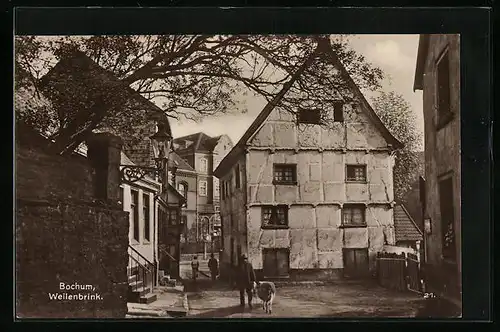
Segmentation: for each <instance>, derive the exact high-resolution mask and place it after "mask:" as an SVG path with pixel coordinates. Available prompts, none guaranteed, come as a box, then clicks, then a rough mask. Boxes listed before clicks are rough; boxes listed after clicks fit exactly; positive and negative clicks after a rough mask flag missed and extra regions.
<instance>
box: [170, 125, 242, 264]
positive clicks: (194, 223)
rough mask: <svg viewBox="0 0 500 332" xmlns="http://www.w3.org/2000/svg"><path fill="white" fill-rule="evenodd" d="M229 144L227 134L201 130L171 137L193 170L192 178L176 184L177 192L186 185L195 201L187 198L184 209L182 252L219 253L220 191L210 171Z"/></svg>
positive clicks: (229, 147)
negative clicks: (205, 132) (216, 134)
mask: <svg viewBox="0 0 500 332" xmlns="http://www.w3.org/2000/svg"><path fill="white" fill-rule="evenodd" d="M232 146H233V143H232V142H231V139H230V138H229V137H228V136H227V135H222V136H217V137H210V136H208V135H206V134H204V133H196V134H191V135H188V136H183V137H179V138H176V139H174V149H175V152H176V154H177V155H179V156H180V157H181V158H182V159H184V160H185V161H186V162H187V164H189V166H190V167H191V168H192V170H194V172H195V173H196V179H195V180H193V178H192V177H191V176H190V177H189V179H187V178H186V177H185V178H184V183H183V182H182V181H181V182H178V183H177V187H178V189H179V191H182V190H184V188H185V185H187V188H188V194H191V197H195V202H194V203H191V202H190V200H189V199H188V206H187V209H185V210H186V211H189V213H186V228H185V234H186V235H185V242H184V243H183V245H182V253H183V254H194V253H203V252H205V253H206V252H207V251H210V252H211V251H214V252H218V251H219V249H220V232H219V231H220V227H221V226H220V215H219V213H220V210H219V209H220V192H219V182H218V179H217V178H216V177H214V176H213V170H214V169H215V167H217V165H218V164H219V163H220V161H221V160H222V158H224V156H225V155H226V154H227V153H228V152H229V151H230V150H231V148H232ZM190 174H192V173H190ZM193 181H195V183H194V185H193V184H192V182H193ZM189 182H191V184H190V183H189ZM193 212H194V213H193ZM207 235H209V237H207ZM213 235H216V236H215V237H214V236H213ZM212 237H213V238H212Z"/></svg>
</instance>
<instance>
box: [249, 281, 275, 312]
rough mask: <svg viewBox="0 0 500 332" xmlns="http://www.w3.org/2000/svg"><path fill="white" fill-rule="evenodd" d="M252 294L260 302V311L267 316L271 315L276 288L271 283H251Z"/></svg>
mask: <svg viewBox="0 0 500 332" xmlns="http://www.w3.org/2000/svg"><path fill="white" fill-rule="evenodd" d="M253 286H254V287H253V293H254V294H255V295H256V296H258V297H259V298H260V299H261V300H262V309H264V311H265V312H266V313H268V314H270V313H272V310H273V301H274V298H275V297H276V286H275V285H274V283H273V282H271V281H261V282H258V281H257V282H254V283H253Z"/></svg>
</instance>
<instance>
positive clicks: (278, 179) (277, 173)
mask: <svg viewBox="0 0 500 332" xmlns="http://www.w3.org/2000/svg"><path fill="white" fill-rule="evenodd" d="M273 183H274V184H297V165H294V164H274V179H273Z"/></svg>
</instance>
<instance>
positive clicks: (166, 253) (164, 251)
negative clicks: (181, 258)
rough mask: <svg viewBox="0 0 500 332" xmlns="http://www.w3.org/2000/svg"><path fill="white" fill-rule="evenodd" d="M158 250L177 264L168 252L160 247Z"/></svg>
mask: <svg viewBox="0 0 500 332" xmlns="http://www.w3.org/2000/svg"><path fill="white" fill-rule="evenodd" d="M159 249H160V251H161V252H162V253H164V254H165V255H167V256H168V257H170V258H171V259H173V260H174V262H177V259H175V258H174V256H172V255H170V253H169V252H168V251H166V250H165V249H164V248H161V247H160V248H159Z"/></svg>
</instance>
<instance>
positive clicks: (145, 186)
mask: <svg viewBox="0 0 500 332" xmlns="http://www.w3.org/2000/svg"><path fill="white" fill-rule="evenodd" d="M121 164H122V165H134V163H133V162H132V161H131V160H130V159H129V158H128V157H127V156H126V155H125V154H124V153H123V152H122V154H121ZM160 191H161V184H160V183H159V182H158V181H156V180H155V179H151V178H149V177H144V178H143V179H141V180H139V181H137V182H133V183H128V182H122V184H121V186H120V202H121V204H122V206H123V211H126V212H128V213H129V220H130V223H129V249H128V254H129V262H128V275H129V283H130V288H131V289H130V292H129V301H130V302H145V303H150V302H153V301H155V300H156V295H154V294H153V293H152V292H151V291H152V290H153V288H154V287H156V285H157V284H158V275H157V270H158V260H159V257H160V255H159V252H158V218H157V214H156V213H155V211H160V210H165V209H166V204H165V202H164V201H163V200H162V199H161V198H160V197H159V196H158V193H160ZM146 269H150V270H151V271H152V273H143V272H146ZM143 270H144V271H143ZM137 286H138V287H137Z"/></svg>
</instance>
